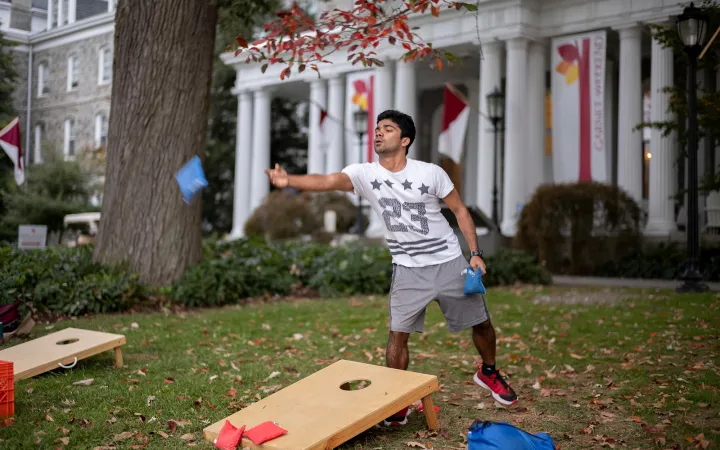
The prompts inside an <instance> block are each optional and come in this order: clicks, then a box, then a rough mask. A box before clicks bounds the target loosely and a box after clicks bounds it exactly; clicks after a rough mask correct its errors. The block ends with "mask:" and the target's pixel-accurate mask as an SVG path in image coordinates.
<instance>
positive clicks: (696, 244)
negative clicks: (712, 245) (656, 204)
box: [677, 3, 708, 292]
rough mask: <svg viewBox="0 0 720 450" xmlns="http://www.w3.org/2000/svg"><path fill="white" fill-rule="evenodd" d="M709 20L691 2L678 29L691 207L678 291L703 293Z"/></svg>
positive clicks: (688, 205) (705, 286)
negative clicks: (703, 58)
mask: <svg viewBox="0 0 720 450" xmlns="http://www.w3.org/2000/svg"><path fill="white" fill-rule="evenodd" d="M706 28H707V20H706V17H705V14H704V13H703V11H701V10H700V9H698V8H696V7H695V6H694V5H693V4H692V3H690V6H688V7H687V8H685V9H684V10H683V13H682V14H681V15H680V17H679V18H678V22H677V29H678V34H679V35H680V39H681V40H682V43H683V45H684V46H685V53H687V55H688V59H689V61H688V84H687V95H688V147H687V151H688V196H687V198H688V204H687V208H686V210H687V225H686V234H687V258H688V259H687V262H686V263H685V272H684V273H683V275H682V280H683V284H682V285H680V286H678V288H677V291H678V292H704V291H707V290H708V287H707V285H705V284H704V283H702V274H701V273H700V270H699V267H698V253H699V250H700V236H699V234H700V232H699V227H700V225H699V223H698V173H697V171H698V161H697V150H698V149H697V147H698V143H697V62H698V56H699V55H700V52H701V51H702V46H703V43H704V41H705V34H706Z"/></svg>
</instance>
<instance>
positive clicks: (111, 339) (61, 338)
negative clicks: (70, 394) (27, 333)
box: [0, 328, 125, 380]
mask: <svg viewBox="0 0 720 450" xmlns="http://www.w3.org/2000/svg"><path fill="white" fill-rule="evenodd" d="M124 344H125V336H123V335H122V334H112V333H103V332H100V331H90V330H83V329H80V328H66V329H64V330H60V331H57V332H55V333H51V334H48V335H47V336H43V337H39V338H37V339H33V340H32V341H28V342H24V343H22V344H18V345H16V346H14V347H10V348H7V349H5V350H2V351H0V361H12V362H13V363H14V364H13V367H14V369H15V370H14V372H15V380H22V379H25V378H30V377H34V376H35V375H39V374H41V373H43V372H47V371H50V370H53V369H57V368H58V367H62V366H65V367H66V368H69V367H74V366H75V364H76V363H77V361H80V360H81V359H85V358H89V357H91V356H94V355H97V354H98V353H102V352H104V351H108V350H114V351H115V365H116V366H117V367H122V365H123V358H122V349H121V347H120V346H121V345H124Z"/></svg>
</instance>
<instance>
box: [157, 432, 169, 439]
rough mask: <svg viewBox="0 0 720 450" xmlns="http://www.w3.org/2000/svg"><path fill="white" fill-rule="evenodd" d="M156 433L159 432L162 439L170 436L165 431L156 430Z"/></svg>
mask: <svg viewBox="0 0 720 450" xmlns="http://www.w3.org/2000/svg"><path fill="white" fill-rule="evenodd" d="M158 434H159V435H160V436H162V437H163V439H167V438H168V437H170V436H168V434H167V433H166V432H164V431H158Z"/></svg>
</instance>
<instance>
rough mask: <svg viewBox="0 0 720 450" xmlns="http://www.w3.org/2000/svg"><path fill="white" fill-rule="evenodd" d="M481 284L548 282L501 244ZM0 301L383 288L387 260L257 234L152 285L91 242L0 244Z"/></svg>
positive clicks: (73, 304) (118, 306)
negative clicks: (98, 254)
mask: <svg viewBox="0 0 720 450" xmlns="http://www.w3.org/2000/svg"><path fill="white" fill-rule="evenodd" d="M486 262H487V265H488V268H489V272H488V276H487V277H486V279H485V280H484V281H485V284H486V285H487V286H496V285H502V284H514V283H516V282H525V283H533V284H548V283H550V275H549V274H548V272H547V271H546V270H544V268H542V267H541V266H539V265H538V264H536V263H535V261H534V260H533V259H532V258H531V257H529V256H527V255H526V254H525V253H523V252H520V251H516V250H506V251H503V252H501V253H500V254H498V255H497V256H495V257H490V258H488V259H487V261H486ZM0 268H2V269H0V275H1V277H0V304H8V303H12V302H13V301H16V300H21V301H24V302H27V303H31V304H32V305H33V307H34V308H36V309H38V310H39V311H42V312H48V313H59V314H63V315H71V316H77V315H83V314H87V313H108V312H118V311H124V310H127V309H129V308H131V307H132V306H134V305H136V304H137V303H138V302H141V301H142V300H144V299H146V298H148V296H149V295H150V294H158V292H163V293H164V294H166V295H167V297H168V298H169V299H170V300H171V301H173V302H174V303H178V304H183V305H186V306H188V307H204V306H220V305H227V304H236V303H239V302H242V301H245V300H246V299H249V298H253V297H267V296H283V295H288V294H291V293H293V292H294V291H295V290H296V289H299V288H303V289H307V288H310V289H312V290H314V291H315V292H317V293H318V294H319V295H320V296H323V297H337V296H346V295H355V294H384V293H387V292H388V290H389V287H390V281H391V278H392V260H391V257H390V253H389V251H388V250H387V249H386V248H384V247H379V246H361V245H349V246H342V247H331V246H328V245H325V244H316V243H302V244H300V243H282V244H270V245H268V244H266V243H265V242H264V241H261V240H252V239H241V240H237V241H233V242H223V241H216V242H206V244H205V259H204V260H203V262H201V263H200V264H197V265H196V266H194V267H191V268H190V269H188V271H187V272H186V273H185V274H184V276H182V277H181V278H180V279H179V280H178V281H177V282H176V283H174V284H173V285H172V286H168V287H166V288H164V289H160V290H156V291H154V290H151V289H149V288H147V287H146V286H143V285H142V283H140V282H139V281H138V278H137V277H136V276H134V275H132V274H130V273H129V272H128V271H126V270H124V269H123V268H122V267H110V266H105V265H102V264H98V263H95V262H93V261H92V248H91V247H89V246H83V247H78V248H51V249H47V250H43V251H20V250H17V249H16V248H14V247H10V246H1V247H0Z"/></svg>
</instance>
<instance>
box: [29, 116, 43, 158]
mask: <svg viewBox="0 0 720 450" xmlns="http://www.w3.org/2000/svg"><path fill="white" fill-rule="evenodd" d="M44 136H45V124H43V123H38V124H36V125H35V145H34V148H33V151H31V152H28V153H29V155H28V156H29V158H30V161H29V163H30V164H33V163H36V164H39V163H41V162H42V140H43V137H44Z"/></svg>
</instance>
